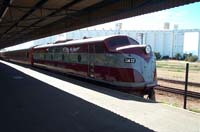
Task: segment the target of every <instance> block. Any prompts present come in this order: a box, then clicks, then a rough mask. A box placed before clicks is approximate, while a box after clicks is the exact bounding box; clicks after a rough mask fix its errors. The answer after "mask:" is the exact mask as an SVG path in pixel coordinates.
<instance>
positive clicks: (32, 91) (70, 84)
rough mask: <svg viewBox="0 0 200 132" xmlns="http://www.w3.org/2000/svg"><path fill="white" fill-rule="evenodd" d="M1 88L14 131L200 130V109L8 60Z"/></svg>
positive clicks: (0, 66) (0, 71) (2, 66)
mask: <svg viewBox="0 0 200 132" xmlns="http://www.w3.org/2000/svg"><path fill="white" fill-rule="evenodd" d="M0 89H1V95H0V98H1V101H3V102H1V104H3V107H2V108H3V109H1V110H0V112H1V114H2V116H1V117H3V118H1V119H0V120H1V122H3V124H2V123H1V125H2V126H3V128H4V129H8V130H10V131H20V132H21V131H59V132H60V131H66V130H67V131H124V132H127V131H163V132H172V131H176V132H200V114H197V113H194V112H190V111H187V110H183V109H179V108H175V107H171V106H168V105H163V104H160V103H154V102H149V101H145V100H143V99H141V98H138V97H135V96H132V95H128V94H126V93H121V92H118V91H113V90H110V89H106V88H104V87H101V86H96V85H94V84H90V83H87V82H83V81H81V80H75V79H73V78H68V77H64V76H61V75H57V74H54V73H50V72H47V71H42V70H38V69H34V70H33V69H32V68H31V69H30V68H28V67H22V66H18V65H16V64H12V63H8V62H4V61H0ZM2 97H3V98H2ZM13 126H14V127H13ZM1 128H2V127H0V129H1ZM0 131H1V130H0Z"/></svg>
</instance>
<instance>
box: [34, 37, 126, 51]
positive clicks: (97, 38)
mask: <svg viewBox="0 0 200 132" xmlns="http://www.w3.org/2000/svg"><path fill="white" fill-rule="evenodd" d="M120 36H121V37H127V35H111V36H103V37H95V38H87V39H80V40H72V41H68V42H64V43H59V44H45V45H40V46H36V47H34V49H37V48H46V47H56V46H63V45H73V44H84V43H88V42H99V41H104V40H106V39H108V38H111V37H120Z"/></svg>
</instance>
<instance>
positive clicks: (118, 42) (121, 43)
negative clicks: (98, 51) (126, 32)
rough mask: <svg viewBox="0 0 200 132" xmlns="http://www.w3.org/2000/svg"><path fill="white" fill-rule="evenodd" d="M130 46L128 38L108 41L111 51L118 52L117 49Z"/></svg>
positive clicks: (116, 38)
mask: <svg viewBox="0 0 200 132" xmlns="http://www.w3.org/2000/svg"><path fill="white" fill-rule="evenodd" d="M127 45H130V41H129V40H128V38H127V37H114V38H111V39H109V40H108V48H109V49H110V50H116V48H119V47H123V46H127Z"/></svg>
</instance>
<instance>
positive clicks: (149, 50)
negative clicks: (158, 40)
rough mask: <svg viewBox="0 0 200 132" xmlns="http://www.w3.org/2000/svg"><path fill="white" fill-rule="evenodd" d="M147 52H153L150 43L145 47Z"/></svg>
mask: <svg viewBox="0 0 200 132" xmlns="http://www.w3.org/2000/svg"><path fill="white" fill-rule="evenodd" d="M145 52H146V53H147V54H149V53H151V46H150V45H147V46H146V47H145Z"/></svg>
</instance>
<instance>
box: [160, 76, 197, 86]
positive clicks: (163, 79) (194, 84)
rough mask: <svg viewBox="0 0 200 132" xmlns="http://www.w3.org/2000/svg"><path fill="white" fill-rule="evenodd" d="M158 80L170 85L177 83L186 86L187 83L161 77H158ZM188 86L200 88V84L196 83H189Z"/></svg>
mask: <svg viewBox="0 0 200 132" xmlns="http://www.w3.org/2000/svg"><path fill="white" fill-rule="evenodd" d="M157 79H158V80H161V81H165V82H169V83H176V84H182V85H184V84H185V81H179V80H172V79H166V78H160V77H158V78H157ZM188 85H189V86H196V87H200V83H195V82H188Z"/></svg>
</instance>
